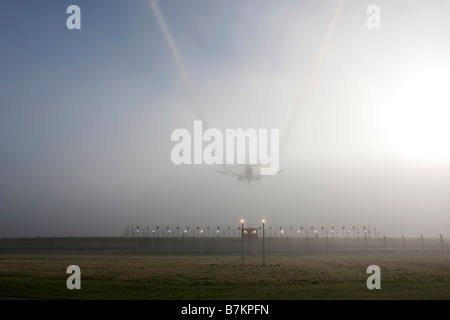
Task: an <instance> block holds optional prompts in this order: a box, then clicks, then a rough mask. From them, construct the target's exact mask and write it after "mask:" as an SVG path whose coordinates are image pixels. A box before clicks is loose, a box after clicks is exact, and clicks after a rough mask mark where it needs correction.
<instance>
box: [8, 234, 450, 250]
mask: <svg viewBox="0 0 450 320" xmlns="http://www.w3.org/2000/svg"><path fill="white" fill-rule="evenodd" d="M262 241H263V239H262V238H261V237H259V238H254V239H244V253H246V254H250V255H256V254H261V253H262V248H263V245H262ZM264 241H265V252H266V255H270V254H274V255H275V254H296V253H298V254H306V253H326V252H330V253H332V252H343V253H349V252H375V251H381V252H382V251H384V252H388V251H392V252H400V251H402V252H413V251H415V252H425V251H427V252H431V251H442V252H446V251H447V252H448V251H449V250H448V247H447V245H446V243H445V240H444V239H443V237H442V236H441V235H440V237H439V238H437V237H436V238H424V237H423V236H421V237H420V238H405V237H403V236H402V237H401V238H386V237H385V236H383V237H382V238H368V237H364V238H351V237H344V238H333V237H331V238H330V237H324V238H321V237H314V238H312V237H298V238H296V237H266V238H265V239H264ZM241 250H242V249H241V238H240V237H134V238H130V237H59V238H58V237H43V238H39V237H35V238H22V237H19V238H6V237H3V238H2V239H1V244H0V252H2V253H15V252H27V253H33V252H34V253H45V252H61V253H64V252H67V253H70V252H81V253H82V252H111V253H114V252H117V253H121V252H130V253H132V252H135V253H136V252H138V253H146V254H184V255H197V254H200V255H203V254H204V255H206V254H208V255H211V254H221V255H226V254H231V255H233V254H240V253H241Z"/></svg>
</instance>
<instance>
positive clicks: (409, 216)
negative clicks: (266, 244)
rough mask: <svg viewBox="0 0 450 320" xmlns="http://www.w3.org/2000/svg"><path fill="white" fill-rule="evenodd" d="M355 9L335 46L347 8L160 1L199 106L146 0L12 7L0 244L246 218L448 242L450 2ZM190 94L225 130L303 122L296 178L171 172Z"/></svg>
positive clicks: (6, 4)
mask: <svg viewBox="0 0 450 320" xmlns="http://www.w3.org/2000/svg"><path fill="white" fill-rule="evenodd" d="M343 2H344V5H343V7H342V11H341V13H340V15H339V16H338V17H337V20H336V23H335V28H334V29H332V33H331V34H330V38H328V41H327V46H325V47H324V45H323V44H324V41H325V39H326V36H327V33H328V32H329V30H330V24H331V22H332V19H333V16H334V14H335V12H336V8H337V7H338V5H339V4H340V3H341V1H339V0H322V1H300V0H298V1H294V0H277V1H271V0H270V1H269V0H267V1H265V0H227V1H218V0H190V1H184V0H164V1H162V0H159V1H158V2H157V3H158V6H159V9H160V11H161V14H162V17H163V18H164V20H165V23H166V26H167V28H168V31H169V32H170V34H171V37H172V39H173V41H174V43H175V44H176V47H177V48H178V51H179V55H180V59H181V61H182V63H183V66H184V69H185V72H186V74H185V77H186V79H187V80H188V82H189V85H190V86H191V89H189V90H191V91H190V92H189V90H188V89H187V87H186V80H185V81H183V76H182V75H181V73H180V70H179V67H178V66H177V63H176V61H175V59H174V57H173V54H172V51H171V47H170V46H169V44H168V41H167V39H166V37H165V35H164V33H163V31H162V29H161V26H160V23H159V22H158V20H157V18H156V16H155V14H154V11H153V10H152V7H151V5H150V3H149V1H148V0H135V1H123V0H96V1H87V0H86V1H81V0H73V1H56V0H54V1H50V0H47V1H31V0H27V1H25V0H2V1H0V236H1V237H2V236H4V235H6V236H19V235H23V236H35V235H39V236H47V235H55V236H58V235H62V236H64V235H72V236H76V235H100V236H102V235H112V236H114V235H118V236H120V235H122V233H123V232H124V231H125V229H126V227H127V226H130V225H131V224H134V225H141V226H147V225H148V226H150V227H151V228H152V227H155V226H156V225H159V226H172V227H175V226H181V227H184V226H191V227H193V226H198V225H199V226H211V227H214V228H215V227H216V226H222V227H227V226H238V225H239V223H240V219H241V218H244V219H245V221H246V222H247V223H249V224H252V225H258V224H259V223H260V221H261V219H262V218H265V219H266V221H267V225H272V226H274V227H279V226H283V227H285V228H288V227H290V226H293V227H294V228H298V227H299V226H303V227H307V228H310V227H311V226H314V227H315V228H318V227H319V226H325V227H328V228H330V227H331V226H357V227H359V228H362V226H367V225H371V226H375V227H376V228H377V230H378V232H379V233H380V234H386V236H388V235H394V236H400V235H401V234H404V235H414V236H417V235H419V234H423V235H424V236H436V237H437V236H438V234H439V233H442V234H443V235H447V236H450V231H449V229H450V200H449V197H448V190H449V188H450V149H449V148H448V141H449V137H450V126H449V125H448V124H449V122H450V111H449V110H450V90H448V84H449V83H450V81H449V80H450V20H449V19H448V16H449V14H450V2H448V1H446V0H441V1H438V0H433V1H425V0H421V1H412V0H408V1H406V0H403V1H387V0H385V1H382V0H377V1H365V0H362V1H361V0H347V1H343ZM72 4H75V5H78V6H79V7H80V8H81V27H82V28H81V30H68V29H67V27H66V20H67V18H68V17H69V14H67V13H66V8H67V7H68V6H69V5H72ZM369 5H378V6H379V7H380V9H381V29H380V30H369V29H368V28H367V25H366V21H367V19H368V17H369V16H370V14H368V13H367V12H366V10H367V8H368V6H369ZM324 48H325V50H324ZM322 51H323V56H321V57H322V58H321V59H320V61H321V63H320V64H319V65H318V64H317V61H318V57H319V56H320V53H321V52H322ZM315 66H318V68H316V73H314V75H315V77H314V81H313V82H311V81H310V80H311V76H310V75H311V73H312V72H313V70H315ZM308 85H309V86H310V87H309V88H310V90H309V91H308V93H309V94H308V95H307V96H306V98H305V99H303V100H301V97H302V93H303V92H304V90H305V88H308ZM190 95H191V97H192V96H193V97H194V98H195V100H196V101H197V108H198V109H199V111H200V113H201V116H202V117H203V119H204V120H205V121H206V122H207V123H208V126H210V127H214V128H218V129H220V130H225V129H226V128H243V129H248V128H256V129H259V128H265V129H273V128H277V129H280V134H281V138H282V139H284V137H285V135H286V133H287V128H288V126H289V123H292V130H291V131H290V135H289V140H288V144H287V145H286V148H285V149H283V152H282V154H281V168H282V169H284V171H283V172H282V173H280V174H279V175H276V176H270V177H263V178H262V180H261V181H258V182H254V183H252V184H248V183H246V182H240V181H237V179H236V178H234V177H231V176H226V175H222V174H219V173H217V172H215V169H216V167H212V166H207V165H201V166H194V165H191V166H189V165H184V166H183V165H181V166H175V165H173V163H172V162H171V159H170V154H171V149H172V148H173V147H174V145H175V143H174V142H171V141H170V137H171V133H172V132H173V131H174V130H175V129H177V128H187V129H188V130H190V131H192V130H193V122H194V121H195V120H199V115H198V113H197V112H196V110H195V108H196V106H195V105H193V102H192V98H190ZM300 100H301V101H302V103H301V104H299V101H300ZM295 110H297V112H296V113H295V112H294V111H295ZM294 114H295V117H294V118H292V117H293V115H294Z"/></svg>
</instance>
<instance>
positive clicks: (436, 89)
mask: <svg viewBox="0 0 450 320" xmlns="http://www.w3.org/2000/svg"><path fill="white" fill-rule="evenodd" d="M397 84H398V85H397V86H394V88H391V89H392V93H391V96H390V99H389V101H388V102H387V105H388V108H387V110H386V113H385V114H384V119H383V122H384V128H383V133H384V135H385V139H387V140H388V143H389V145H390V146H391V147H392V148H394V149H395V151H396V152H399V153H401V154H402V155H403V156H406V157H409V158H411V157H414V158H416V159H420V160H429V161H442V160H449V159H450V147H449V138H450V62H448V61H446V62H442V61H431V63H427V64H422V65H420V66H417V65H416V66H414V67H410V68H409V69H408V70H407V71H406V72H405V73H404V74H403V76H402V78H401V79H399V81H398V83H397Z"/></svg>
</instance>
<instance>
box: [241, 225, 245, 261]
mask: <svg viewBox="0 0 450 320" xmlns="http://www.w3.org/2000/svg"><path fill="white" fill-rule="evenodd" d="M241 251H242V252H241V254H242V262H241V266H243V265H244V221H243V220H242V221H241Z"/></svg>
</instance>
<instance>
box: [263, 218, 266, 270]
mask: <svg viewBox="0 0 450 320" xmlns="http://www.w3.org/2000/svg"><path fill="white" fill-rule="evenodd" d="M265 265H266V248H265V246H264V222H263V267H264V266H265Z"/></svg>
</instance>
